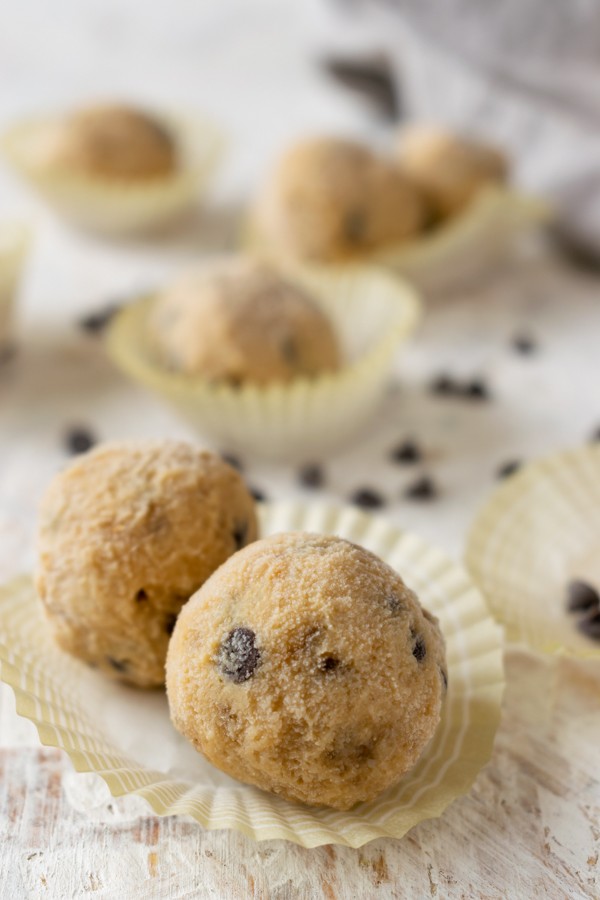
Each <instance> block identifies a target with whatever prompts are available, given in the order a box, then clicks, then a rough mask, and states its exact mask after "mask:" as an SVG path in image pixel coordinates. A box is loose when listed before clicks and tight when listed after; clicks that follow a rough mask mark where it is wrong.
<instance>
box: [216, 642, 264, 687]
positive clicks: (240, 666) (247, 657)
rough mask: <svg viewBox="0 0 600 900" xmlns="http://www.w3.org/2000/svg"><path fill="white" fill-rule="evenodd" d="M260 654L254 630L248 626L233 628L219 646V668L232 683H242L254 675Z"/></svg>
mask: <svg viewBox="0 0 600 900" xmlns="http://www.w3.org/2000/svg"><path fill="white" fill-rule="evenodd" d="M260 656H261V654H260V650H259V649H258V648H257V646H256V635H255V634H254V632H253V631H252V630H251V629H250V628H234V629H233V630H232V631H230V632H229V634H228V635H227V637H226V638H225V640H224V641H223V643H222V644H221V646H220V648H219V655H218V665H219V669H220V671H221V674H222V675H224V676H225V677H226V678H229V680H230V681H233V683H234V684H242V683H243V682H244V681H248V679H249V678H251V677H252V676H253V675H254V672H255V671H256V669H257V668H258V666H259V665H260Z"/></svg>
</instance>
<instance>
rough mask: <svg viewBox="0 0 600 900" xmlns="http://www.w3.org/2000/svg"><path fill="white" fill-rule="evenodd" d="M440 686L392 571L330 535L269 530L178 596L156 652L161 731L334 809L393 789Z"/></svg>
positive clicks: (422, 616)
mask: <svg viewBox="0 0 600 900" xmlns="http://www.w3.org/2000/svg"><path fill="white" fill-rule="evenodd" d="M446 684H447V675H446V663H445V658H444V641H443V638H442V636H441V633H440V630H439V627H438V623H437V619H435V618H434V617H433V616H431V615H430V614H429V613H428V612H426V611H425V610H423V609H422V608H421V606H420V605H419V602H418V600H417V598H416V596H415V595H414V594H413V592H412V591H410V590H409V589H408V588H407V587H406V585H405V584H404V582H403V581H402V579H401V578H400V576H399V575H397V574H396V572H394V571H393V569H391V568H390V567H389V566H387V565H386V564H385V563H384V562H382V560H380V559H378V558H377V557H376V556H374V555H373V554H372V553H369V552H368V551H367V550H364V549H363V548H362V547H358V546H357V545H355V544H352V543H349V542H348V541H345V540H341V539H340V538H337V537H325V536H322V535H316V534H303V533H299V532H296V533H291V534H280V535H275V536H274V537H269V538H267V539H265V540H261V541H258V542H257V543H255V544H252V546H250V547H247V548H246V549H245V550H242V551H241V552H240V553H236V555H235V556H234V557H232V558H231V559H230V560H228V562H227V563H225V565H224V566H222V567H221V568H220V569H219V570H218V572H216V573H215V574H214V575H213V576H212V577H211V578H210V579H209V580H208V581H207V582H206V583H205V585H204V586H203V587H202V588H201V589H200V591H198V593H197V594H195V596H194V597H193V598H192V599H191V600H190V602H189V603H188V604H187V606H186V607H185V608H184V609H183V610H182V613H181V615H180V617H179V619H178V621H177V625H176V627H175V631H174V633H173V638H172V640H171V644H170V646H169V653H168V658H167V692H168V697H169V704H170V708H171V716H172V719H173V722H174V724H175V727H176V728H177V729H178V730H179V731H180V732H181V733H182V734H184V735H185V736H186V737H187V738H188V739H189V740H190V741H191V742H192V743H193V744H194V746H195V747H196V749H197V750H200V751H201V752H202V753H204V754H205V756H206V757H207V758H208V759H209V760H210V761H211V762H212V763H214V765H216V766H217V767H218V768H220V769H223V771H225V772H227V773H228V774H229V775H232V776H234V777H235V778H238V779H240V780H241V781H246V782H249V783H251V784H255V785H258V786H259V787H261V788H264V789H265V790H268V791H273V792H275V793H277V794H281V795H282V796H283V797H286V798H288V799H290V800H301V801H303V802H304V803H308V804H311V805H325V806H331V807H334V808H336V809H348V808H350V807H351V806H352V805H353V804H355V803H356V802H357V801H360V800H370V799H372V798H373V797H375V796H376V795H377V794H379V793H380V792H381V791H383V790H384V789H385V788H387V787H389V786H390V785H392V784H394V782H396V781H398V779H399V778H401V776H402V775H403V774H404V773H405V772H407V771H408V770H409V769H410V768H411V767H412V766H414V764H415V763H416V762H417V760H418V759H419V757H420V756H421V754H422V753H423V750H424V749H425V747H426V746H427V744H428V743H429V741H430V739H431V737H432V736H433V734H434V732H435V730H436V728H437V725H438V722H439V719H440V710H441V706H442V700H443V697H444V694H445V690H446Z"/></svg>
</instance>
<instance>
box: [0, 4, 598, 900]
mask: <svg viewBox="0 0 600 900" xmlns="http://www.w3.org/2000/svg"><path fill="white" fill-rule="evenodd" d="M196 6H198V4H188V3H186V2H184V0H176V2H171V3H170V4H168V6H162V5H157V4H154V5H151V4H142V3H141V2H135V0H128V2H126V3H125V2H117V0H110V2H109V0H104V2H100V0H94V2H89V3H87V4H85V8H84V5H83V4H77V3H76V2H75V0H56V2H55V3H54V4H53V12H52V15H51V16H48V14H47V12H48V11H47V9H46V7H45V5H43V4H42V2H41V0H22V2H20V3H19V4H18V6H16V7H15V8H12V9H11V11H10V14H8V13H5V19H6V20H8V21H10V28H8V27H6V28H4V27H3V28H2V29H0V126H4V125H5V124H7V123H8V122H9V121H11V120H12V118H13V117H15V116H17V115H20V114H23V113H24V112H25V113H26V112H31V111H35V110H36V109H40V108H44V107H45V106H46V105H61V106H62V105H68V104H70V103H73V102H76V101H78V100H87V99H88V98H89V96H90V95H94V96H97V95H99V94H100V95H105V96H106V95H109V94H111V93H113V94H116V95H127V96H133V97H134V98H136V99H141V100H147V101H148V102H152V101H153V102H155V103H167V104H174V105H177V106H183V107H185V106H190V107H192V108H194V107H198V108H202V109H203V110H206V111H208V112H212V113H213V114H214V115H218V116H219V117H220V119H221V120H222V121H223V122H224V124H225V125H226V126H227V128H228V129H229V132H230V137H231V148H230V158H229V160H228V164H227V169H226V171H225V172H224V173H223V177H222V179H221V181H220V184H219V187H218V190H217V191H216V193H215V197H214V200H213V203H212V206H211V208H210V209H208V210H206V211H205V212H204V213H202V214H200V215H199V216H198V217H197V220H196V221H195V222H194V223H192V225H191V226H190V227H189V228H188V229H187V230H186V231H181V232H179V233H177V234H175V235H170V236H165V237H163V238H162V239H160V240H156V241H154V242H153V243H146V244H135V243H129V244H125V245H111V244H107V243H102V242H99V241H94V240H92V239H89V238H83V237H81V236H78V235H75V234H73V233H72V232H69V231H67V230H65V229H63V228H61V227H60V226H59V225H57V223H55V222H54V220H53V219H52V217H51V216H49V215H48V214H47V213H46V212H45V211H44V210H42V209H41V208H40V207H39V206H38V205H37V204H36V203H35V201H34V200H33V199H32V198H31V197H30V196H29V195H28V194H27V193H26V192H25V191H24V190H23V189H22V187H21V186H20V185H18V184H17V183H16V182H15V181H14V180H13V179H12V178H11V176H10V175H9V173H8V172H6V171H5V170H2V171H0V215H2V216H3V217H4V216H9V215H12V216H14V215H20V216H21V217H22V218H25V219H26V220H27V221H30V222H32V223H33V224H34V227H35V229H36V240H35V244H34V247H33V251H32V256H31V259H30V266H29V269H28V274H27V279H26V282H25V285H24V289H23V293H22V298H21V301H22V302H21V323H20V324H21V339H20V350H19V354H18V356H17V358H16V359H15V361H14V362H13V363H11V364H10V365H9V366H7V367H4V368H3V369H2V370H0V578H2V579H3V580H4V579H5V578H7V577H9V576H10V575H11V574H13V573H15V572H17V571H20V570H23V569H24V568H29V567H30V566H31V565H32V562H33V555H32V535H33V528H34V523H35V506H36V503H37V500H38V498H39V495H40V493H41V491H42V490H43V488H44V486H45V484H46V483H47V481H48V479H49V478H50V477H51V475H52V474H53V472H54V471H56V469H57V468H58V467H59V466H60V465H62V464H63V463H64V461H65V459H66V456H65V452H64V449H63V442H64V434H65V431H66V429H68V427H69V426H70V425H72V424H76V425H85V426H89V427H90V428H91V429H92V430H93V431H94V433H95V434H96V435H97V436H98V438H100V439H105V438H113V437H128V436H134V437H139V436H146V435H147V436H165V435H169V436H183V437H186V436H187V437H193V435H190V433H189V432H188V431H187V429H186V427H185V426H184V425H183V424H182V423H181V422H179V421H178V420H177V419H176V418H175V417H174V416H173V415H172V414H171V413H170V412H169V411H168V410H166V409H164V408H163V407H161V406H160V405H159V404H158V403H157V402H156V401H154V399H153V398H151V397H149V396H147V395H146V394H145V393H143V392H142V391H141V390H139V389H137V388H135V387H133V386H131V385H129V384H127V383H126V382H125V380H124V379H123V378H122V377H121V376H120V375H118V374H117V373H115V372H114V371H113V369H112V368H111V367H110V365H109V363H108V362H107V360H106V359H105V357H104V354H103V352H102V349H101V347H100V346H99V344H98V342H97V341H94V340H93V339H92V338H89V337H85V336H83V335H82V334H81V332H80V331H79V330H78V329H77V328H76V327H75V325H74V322H75V320H76V319H77V318H78V317H79V316H80V315H81V314H82V313H84V312H86V311H89V310H91V309H94V308H95V307H97V306H99V305H102V304H103V303H104V302H106V301H107V300H110V299H111V298H112V297H119V296H121V295H123V294H127V293H128V292H129V291H132V290H135V289H138V288H140V287H145V286H147V285H151V284H155V283H156V282H158V281H160V280H161V279H163V278H165V277H168V276H169V275H170V274H171V273H173V272H174V271H176V270H177V269H178V268H179V267H180V266H181V265H182V264H184V263H185V262H188V261H190V260H191V259H193V258H194V257H196V256H197V255H198V254H200V253H206V252H207V251H210V250H211V249H217V248H219V249H220V248H221V247H223V246H225V245H226V243H227V241H228V240H229V239H230V238H231V234H232V227H233V221H234V216H233V213H232V211H233V210H234V209H235V207H236V206H237V205H238V204H239V202H240V199H241V198H242V197H243V196H244V192H245V191H247V190H248V188H249V186H250V185H251V184H252V182H253V180H254V179H255V178H256V177H257V175H258V174H259V173H260V172H261V171H262V169H263V168H264V165H265V163H266V161H267V160H268V159H269V157H270V155H271V154H272V153H273V152H274V151H275V149H276V148H277V147H278V146H279V145H280V144H281V143H282V142H283V141H284V140H285V139H286V138H287V137H290V136H293V135H295V134H297V133H300V132H301V131H303V130H307V129H309V130H322V129H327V130H329V131H331V130H334V129H341V130H346V131H351V132H354V133H357V134H368V136H370V137H372V138H373V139H376V140H379V141H383V140H385V138H386V133H385V130H384V128H383V127H382V126H381V125H380V124H377V123H375V122H371V121H369V120H368V119H366V118H365V117H364V112H363V110H361V109H360V108H359V107H358V106H355V105H354V104H353V103H352V102H351V101H350V99H349V98H348V97H346V96H345V95H344V94H341V93H339V92H338V91H337V90H336V89H335V88H334V87H333V86H332V85H330V84H329V83H327V82H326V81H323V80H322V78H321V76H320V75H319V73H318V70H317V69H316V68H315V67H314V66H313V65H312V63H311V61H310V57H309V55H308V54H307V52H306V48H305V47H304V39H303V37H302V32H301V29H300V27H299V23H298V22H297V21H296V18H297V15H298V13H297V12H295V11H294V7H293V6H292V5H291V4H290V5H287V4H286V5H285V6H284V5H283V4H280V3H278V2H277V0H260V2H259V0H253V2H252V3H249V2H248V0H245V2H244V0H229V2H228V3H227V4H218V5H217V4H200V5H199V7H200V8H198V9H197V8H196ZM42 16H43V37H42V34H41V31H40V27H41V26H40V21H41V20H42ZM50 74H51V76H52V77H50ZM599 290H600V281H597V280H594V279H593V278H592V277H590V276H586V275H584V274H582V273H578V272H576V271H574V270H572V269H569V268H567V267H566V265H565V264H564V263H561V262H560V261H559V260H554V259H551V258H539V257H532V258H528V259H525V260H524V261H523V262H521V263H519V264H515V266H514V267H513V268H511V269H510V270H508V271H504V272H501V273H497V274H496V275H495V276H494V278H493V279H491V280H490V282H489V283H488V284H486V285H485V286H481V285H480V286H474V287H472V288H471V289H469V290H468V291H463V292H461V293H460V294H459V295H455V296H453V297H451V298H445V299H444V300H443V301H439V300H438V301H436V302H435V303H432V304H430V306H429V308H428V317H427V320H426V322H425V324H424V327H423V328H422V329H421V331H420V333H419V335H418V338H417V340H416V341H415V342H414V343H413V344H412V345H411V347H410V348H407V350H406V352H404V353H403V354H402V355H401V357H400V358H399V360H398V365H397V372H396V375H397V380H396V386H395V388H394V389H393V390H391V391H390V394H389V396H388V397H387V399H386V403H385V407H384V408H383V409H382V410H381V411H380V412H379V413H378V415H377V416H376V417H375V419H374V422H373V425H372V427H371V428H370V429H369V430H368V431H367V432H366V433H365V435H364V437H363V439H362V440H361V441H360V442H358V443H357V445H356V446H354V447H352V448H347V449H346V450H345V451H344V452H342V453H340V454H339V455H338V456H336V457H335V458H333V459H330V460H327V461H325V463H324V466H325V472H326V485H325V488H324V490H323V492H322V494H323V496H324V497H326V498H327V497H328V498H331V499H345V498H347V497H348V496H349V495H350V494H351V493H352V492H353V491H354V490H355V489H356V488H359V487H370V488H373V489H376V490H378V491H380V492H381V493H382V495H383V496H384V497H385V498H386V500H387V507H386V509H385V510H383V513H384V514H386V515H388V516H389V517H390V518H391V519H393V520H394V521H395V522H397V523H398V524H400V525H402V526H404V527H407V528H410V529H412V530H415V531H418V532H420V533H421V534H423V535H424V536H426V537H427V538H429V539H431V540H433V541H435V542H436V543H438V544H439V545H441V546H442V547H444V548H445V549H446V550H448V551H449V552H451V553H453V554H454V555H455V556H459V555H460V554H461V552H462V549H463V542H464V534H465V530H466V528H467V526H468V524H469V522H470V521H471V519H472V516H473V514H474V512H475V509H476V508H477V506H478V505H479V504H480V503H481V502H482V501H483V499H484V498H485V496H486V494H487V493H488V492H489V490H491V489H492V487H493V485H494V483H495V472H496V470H497V468H498V467H499V466H500V465H501V464H503V463H505V462H507V461H509V460H512V459H528V458H533V457H535V456H537V455H539V454H541V453H547V452H551V451H553V450H555V449H559V448H562V447H564V446H568V445H576V444H578V443H581V442H583V441H584V440H586V439H587V438H588V437H589V435H590V434H591V433H592V432H593V431H594V430H595V429H597V428H598V427H600V404H599V402H598V375H599V369H600V366H599V363H598V335H599V334H600V297H599ZM521 333H527V334H531V335H532V336H534V338H535V339H536V342H537V345H538V346H537V352H535V353H533V354H531V355H529V356H524V355H520V354H518V353H517V352H515V350H514V348H513V347H512V343H511V341H512V338H513V337H514V335H515V334H521ZM440 371H449V372H451V373H453V374H455V375H457V376H460V377H464V378H468V377H471V376H475V375H480V374H482V375H484V376H485V378H486V379H487V381H488V383H489V386H490V390H491V393H492V399H491V400H490V402H489V403H477V402H475V401H473V402H470V403H469V402H467V401H455V400H448V399H441V398H436V397H434V396H432V395H431V394H430V392H429V391H428V389H427V384H428V382H429V380H430V379H431V377H432V376H434V375H436V374H437V373H438V372H440ZM132 410H134V411H135V414H132ZM409 436H414V437H415V438H416V439H417V440H418V441H419V443H420V444H421V445H422V447H423V448H424V451H425V461H424V463H423V464H422V465H420V466H417V467H416V469H413V468H410V467H399V466H395V465H393V464H392V463H391V462H390V461H389V458H388V455H389V450H390V449H391V448H392V447H393V446H394V445H395V444H397V443H398V442H399V441H400V440H402V439H403V438H405V437H409ZM245 462H246V474H247V477H248V479H249V481H250V482H251V483H252V484H253V485H254V486H256V487H258V488H261V489H262V490H264V491H265V492H266V493H267V495H268V496H271V497H276V498H282V497H284V496H285V497H287V496H300V495H303V493H304V489H303V488H301V487H300V486H299V485H298V482H297V473H296V472H295V471H294V470H293V469H290V468H287V467H285V466H278V467H273V466H266V465H264V464H262V463H260V462H259V461H253V460H246V461H245ZM425 472H427V473H430V474H431V475H432V477H433V478H434V479H435V481H436V483H437V484H438V485H439V489H440V496H439V498H437V499H436V500H435V501H432V502H430V503H421V504H419V503H416V502H412V503H411V502H408V501H406V500H403V499H401V493H402V490H403V489H404V488H405V487H406V485H407V484H409V483H410V482H411V481H412V480H413V479H414V478H415V477H416V476H417V475H419V474H422V473H425ZM507 674H508V689H507V695H506V700H505V714H504V719H503V723H502V726H501V729H500V732H499V734H498V739H497V742H496V748H495V751H494V756H493V759H492V762H491V763H490V765H489V766H488V767H487V768H486V769H485V770H484V771H483V772H482V773H481V775H480V776H479V778H478V779H477V782H476V784H475V786H474V788H473V789H472V791H471V792H470V794H469V795H468V796H466V797H464V798H462V799H460V800H459V801H457V802H456V803H455V804H454V805H453V806H452V807H451V808H450V809H449V810H448V811H447V812H446V814H445V815H444V816H443V817H442V818H441V819H440V820H436V821H431V822H427V823H424V824H422V825H421V826H419V827H418V828H416V829H414V830H413V831H412V832H411V833H410V834H409V835H408V836H407V837H406V838H405V839H404V840H403V841H400V842H399V841H390V840H382V841H377V842H374V843H372V844H370V845H368V846H366V847H364V848H363V849H362V850H357V851H353V850H348V849H342V848H336V847H323V848H320V849H317V850H312V851H307V850H303V849H301V848H298V847H296V846H294V845H291V844H287V843H285V842H269V843H264V844H254V843H252V842H251V841H249V840H247V839H245V838H243V837H241V836H240V835H237V834H235V833H230V832H217V833H207V832H205V831H203V830H202V829H201V828H200V827H198V826H197V825H196V824H194V823H192V822H191V821H187V820H185V819H183V818H170V819H162V820H161V819H158V818H156V817H154V816H151V815H149V814H148V810H147V808H146V807H145V806H144V805H143V803H142V802H141V801H137V800H132V799H126V800H122V801H116V800H114V799H112V798H110V797H109V796H107V792H106V790H105V789H104V787H103V786H102V785H99V784H98V783H97V782H96V781H95V780H94V779H91V778H88V777H83V776H78V775H76V774H74V773H73V772H72V770H71V767H70V765H69V763H68V762H67V761H66V760H65V759H64V758H63V756H62V755H61V754H60V753H59V752H58V751H54V750H49V749H44V748H41V747H40V746H39V742H38V740H37V737H36V734H35V732H34V729H33V726H31V725H30V724H29V723H27V722H24V721H22V720H20V719H18V718H17V717H16V715H15V713H14V700H13V698H12V695H11V694H10V692H9V691H8V690H7V689H2V692H1V693H0V897H2V898H4V897H6V898H10V900H13V898H20V897H52V898H67V897H69V898H70V897H86V896H88V895H90V896H95V897H102V898H119V900H120V898H138V897H139V898H151V897H169V898H170V897H195V896H198V897H217V898H229V897H240V898H242V897H243V898H246V897H257V898H263V897H274V898H296V897H306V898H313V897H315V898H319V897H324V898H328V900H331V898H338V897H340V898H371V897H410V898H412V897H415V898H422V897H435V898H446V897H449V898H479V897H485V898H505V897H507V898H524V897H548V898H557V900H558V898H560V900H562V898H565V897H586V898H588V897H589V898H597V897H598V896H600V879H599V876H598V858H599V854H600V774H599V765H598V761H599V758H598V753H599V750H598V748H599V747H600V667H594V666H592V665H588V666H582V665H576V664H574V663H571V662H561V663H558V662H556V661H554V660H545V659H539V658H534V657H531V656H529V655H527V654H524V653H520V652H516V651H514V650H512V651H510V652H509V654H508V658H507Z"/></svg>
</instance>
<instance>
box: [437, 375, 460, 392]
mask: <svg viewBox="0 0 600 900" xmlns="http://www.w3.org/2000/svg"><path fill="white" fill-rule="evenodd" d="M429 390H430V391H431V393H432V394H438V395H439V396H441V397H449V396H456V395H457V394H460V393H461V388H460V385H459V384H458V382H457V381H455V380H454V378H452V376H451V375H447V374H446V373H441V374H440V375H436V377H435V378H434V379H433V381H432V382H431V383H430V385H429Z"/></svg>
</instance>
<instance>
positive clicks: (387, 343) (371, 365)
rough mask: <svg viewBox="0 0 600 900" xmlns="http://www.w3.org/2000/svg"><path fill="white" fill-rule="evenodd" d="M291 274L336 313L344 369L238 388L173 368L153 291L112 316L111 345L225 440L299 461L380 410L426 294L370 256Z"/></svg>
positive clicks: (130, 367)
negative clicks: (166, 359) (158, 334)
mask: <svg viewBox="0 0 600 900" xmlns="http://www.w3.org/2000/svg"><path fill="white" fill-rule="evenodd" d="M285 275H286V277H287V278H288V280H290V281H292V282H295V283H297V284H299V285H300V286H301V287H303V288H304V289H305V290H306V291H307V292H308V293H310V295H311V296H312V297H313V298H314V300H315V301H316V302H317V303H318V304H319V305H320V307H321V308H322V309H323V311H324V312H325V314H326V315H327V316H328V317H329V319H330V320H331V322H332V324H333V326H334V329H335V331H336V334H337V336H338V339H339V342H340V345H341V348H342V353H343V356H344V359H345V363H344V365H343V366H342V368H341V369H340V370H339V371H338V372H334V373H327V374H323V375H320V376H318V377H315V378H311V379H309V378H304V377H303V378H298V379H296V380H294V381H292V382H290V383H289V384H282V383H274V384H271V385H267V386H262V387H261V386H257V385H253V384H244V385H242V386H241V387H239V388H238V387H232V386H230V385H227V384H214V383H210V382H208V381H206V380H205V379H202V378H200V377H190V376H185V375H182V374H178V373H172V372H168V371H166V370H165V369H164V368H163V367H161V366H160V364H159V362H158V361H157V360H156V359H155V358H154V357H153V354H152V350H151V346H150V342H149V341H148V339H147V328H146V322H147V318H148V314H149V311H150V309H151V306H152V303H153V299H154V298H153V297H145V298H143V299H141V300H139V301H137V302H134V303H133V304H132V305H131V306H129V307H127V308H125V309H124V310H123V311H122V312H121V313H120V314H118V315H117V316H116V317H115V318H114V319H113V321H112V322H111V325H110V327H109V330H108V335H107V346H108V350H109V353H110V355H111V357H112V359H113V360H114V362H115V363H116V364H117V365H118V366H119V367H120V368H121V369H122V370H123V371H124V372H125V373H126V374H127V375H129V376H130V377H131V378H133V379H134V380H136V381H138V382H140V384H143V385H145V386H146V387H148V388H150V389H151V390H153V391H155V392H156V393H157V394H159V395H160V396H161V397H163V398H164V399H165V400H166V401H167V402H168V403H170V404H172V405H173V406H174V407H175V408H176V409H177V410H178V411H179V412H180V413H181V414H182V415H183V416H184V417H185V418H186V419H187V420H188V421H190V422H191V423H192V424H193V425H194V426H195V427H196V428H197V429H198V430H199V431H200V432H201V433H202V434H203V435H204V436H205V437H207V438H209V439H211V440H212V441H213V442H214V443H215V445H216V446H217V447H219V449H221V450H229V451H232V452H236V451H237V452H240V451H241V452H244V453H250V454H253V455H256V456H262V457H266V458H270V459H284V460H287V461H292V460H302V459H309V458H311V457H312V458H314V457H315V455H319V454H321V453H326V452H328V451H330V450H331V449H333V448H335V447H339V446H342V445H343V444H344V443H346V442H347V441H348V440H349V439H351V438H352V436H353V435H355V434H357V433H358V432H359V431H360V429H361V428H362V426H363V425H364V423H365V422H366V421H367V420H368V419H369V417H370V416H371V415H372V414H373V412H374V411H375V409H376V407H377V403H378V401H379V400H380V399H381V398H382V396H383V393H384V390H385V387H386V384H387V381H388V378H389V372H390V368H391V365H392V361H393V358H394V354H395V352H396V350H397V348H398V345H399V344H400V343H401V342H402V341H403V340H405V339H406V338H407V337H408V335H409V334H410V333H411V332H412V331H413V329H414V328H415V326H416V323H417V321H418V318H419V314H420V302H419V299H418V297H417V296H416V294H415V293H414V291H413V290H412V289H411V288H409V287H408V286H407V285H405V284H404V283H402V282H400V281H399V280H398V279H396V278H393V277H391V276H390V275H389V274H388V273H386V272H384V271H382V270H377V269H372V268H367V267H364V266H361V267H357V268H349V267H345V268H344V269H339V270H338V269H323V268H315V267H307V266H303V267H300V266H293V267H289V266H288V267H286V269H285Z"/></svg>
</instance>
